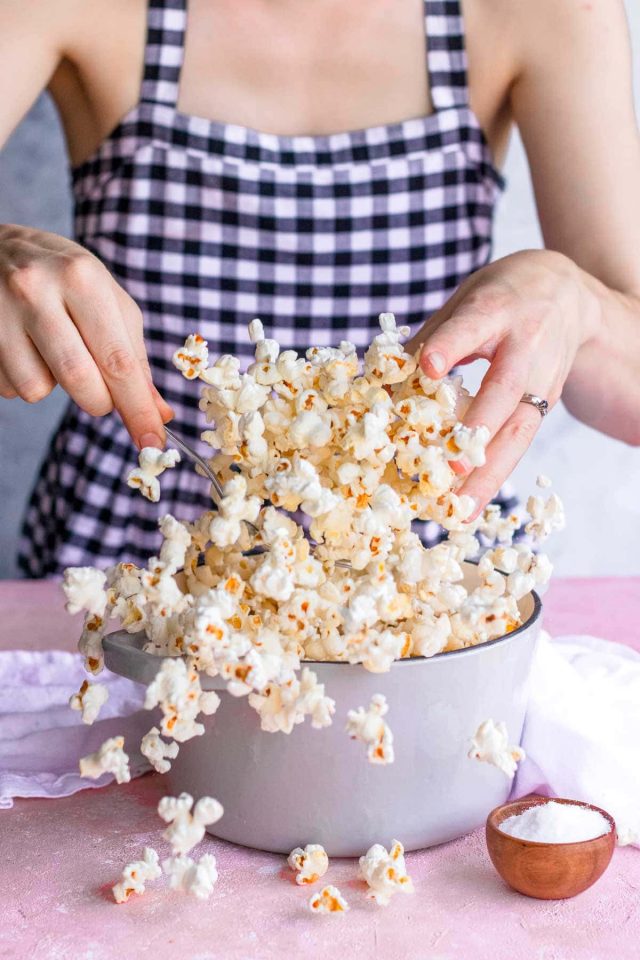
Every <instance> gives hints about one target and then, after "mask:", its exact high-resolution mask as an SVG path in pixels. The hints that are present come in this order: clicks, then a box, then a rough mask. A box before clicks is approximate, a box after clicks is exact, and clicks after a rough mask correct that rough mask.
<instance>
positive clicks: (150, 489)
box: [127, 447, 180, 503]
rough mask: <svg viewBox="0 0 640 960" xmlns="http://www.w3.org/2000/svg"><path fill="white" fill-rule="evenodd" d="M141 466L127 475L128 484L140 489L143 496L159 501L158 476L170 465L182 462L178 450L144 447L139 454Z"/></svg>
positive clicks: (155, 501) (154, 501) (173, 465)
mask: <svg viewBox="0 0 640 960" xmlns="http://www.w3.org/2000/svg"><path fill="white" fill-rule="evenodd" d="M138 462H139V464H140V466H139V467H136V468H135V469H134V470H131V471H130V473H129V474H128V476H127V486H129V487H133V489H134V490H135V489H139V490H140V492H141V494H142V495H143V497H146V498H147V500H151V501H152V502H153V503H157V502H158V500H159V499H160V484H159V483H158V477H159V476H160V474H161V473H164V471H165V470H167V469H168V468H169V467H175V465H176V463H179V462H180V454H179V453H178V451H177V450H158V449H156V447H143V448H142V450H141V451H140V453H139V454H138Z"/></svg>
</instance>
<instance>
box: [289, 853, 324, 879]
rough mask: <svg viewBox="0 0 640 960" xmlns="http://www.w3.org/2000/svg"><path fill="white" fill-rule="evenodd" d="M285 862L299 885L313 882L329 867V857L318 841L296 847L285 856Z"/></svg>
mask: <svg viewBox="0 0 640 960" xmlns="http://www.w3.org/2000/svg"><path fill="white" fill-rule="evenodd" d="M287 863H288V864H289V866H290V867H291V869H292V870H293V871H294V872H295V874H296V883H297V884H299V885H301V886H304V885H307V884H310V883H315V882H316V881H317V880H319V879H320V877H323V876H324V875H325V873H326V872H327V870H328V869H329V857H328V856H327V853H326V851H325V849H324V847H322V846H321V845H320V844H319V843H308V844H307V845H306V847H304V848H303V847H296V848H295V850H292V851H291V853H290V854H289V856H288V857H287Z"/></svg>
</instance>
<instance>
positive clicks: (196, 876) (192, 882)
mask: <svg viewBox="0 0 640 960" xmlns="http://www.w3.org/2000/svg"><path fill="white" fill-rule="evenodd" d="M162 869H163V871H164V873H165V874H166V876H168V877H169V884H170V886H171V889H172V890H183V891H184V892H185V893H190V894H191V895H192V896H194V897H197V898H198V899H199V900H208V899H209V897H210V896H211V894H212V893H213V888H214V886H215V885H216V883H217V880H218V870H217V866H216V858H215V857H214V856H213V854H211V853H205V854H203V855H202V856H201V857H200V859H199V860H192V859H191V857H187V856H183V855H182V856H178V857H170V858H169V859H168V860H163V862H162Z"/></svg>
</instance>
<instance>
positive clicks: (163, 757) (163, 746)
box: [140, 727, 180, 773]
mask: <svg viewBox="0 0 640 960" xmlns="http://www.w3.org/2000/svg"><path fill="white" fill-rule="evenodd" d="M179 749H180V747H179V746H178V744H177V743H175V742H174V741H172V742H171V743H165V741H164V740H163V739H162V737H161V736H160V731H159V730H158V728H157V727H152V728H151V730H149V733H145V735H144V737H143V738H142V741H141V743H140V753H141V754H142V756H143V757H146V758H147V760H148V761H149V763H150V764H151V766H152V767H153V769H154V770H155V771H156V772H157V773H167V772H168V771H169V770H170V769H171V764H170V763H169V760H175V758H176V757H177V756H178V750H179Z"/></svg>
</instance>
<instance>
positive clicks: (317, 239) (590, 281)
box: [0, 0, 640, 576]
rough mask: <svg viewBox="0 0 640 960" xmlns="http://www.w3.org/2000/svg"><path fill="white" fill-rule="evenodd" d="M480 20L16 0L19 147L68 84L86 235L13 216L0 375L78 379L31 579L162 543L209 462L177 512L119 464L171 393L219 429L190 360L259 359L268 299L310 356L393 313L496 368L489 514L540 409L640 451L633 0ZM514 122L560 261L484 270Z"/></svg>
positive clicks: (225, 3) (48, 385)
mask: <svg viewBox="0 0 640 960" xmlns="http://www.w3.org/2000/svg"><path fill="white" fill-rule="evenodd" d="M187 13H188V18H187ZM462 14H463V11H462V10H461V9H460V6H459V2H458V0H394V2H391V0H350V2H349V3H344V2H343V0H314V2H313V3H312V2H310V0H306V2H302V0H244V2H243V3H238V2H237V0H216V2H215V3H214V2H212V0H190V2H189V9H188V11H187V9H186V0H149V7H148V10H147V9H146V5H145V2H144V0H93V2H92V3H91V4H90V5H89V4H87V3H86V0H85V2H82V3H81V2H80V0H49V2H48V3H47V4H38V3H36V2H28V3H26V4H21V5H18V4H13V3H11V2H10V0H3V2H2V4H0V82H2V85H3V89H4V90H5V91H9V90H10V91H11V93H10V94H9V93H7V94H5V96H4V97H3V102H2V106H1V107H0V136H2V135H4V136H6V135H8V134H9V132H10V130H11V129H12V127H13V126H14V124H15V123H16V122H17V121H18V120H19V119H20V117H21V116H22V114H23V113H24V112H25V110H26V109H27V107H28V106H29V104H30V103H31V102H32V101H33V99H34V98H35V97H36V95H37V94H38V92H39V91H40V90H41V88H42V87H43V86H48V88H49V90H50V91H51V93H52V95H53V98H54V100H55V102H56V104H57V106H58V109H59V111H60V114H61V117H62V121H63V124H64V128H65V132H66V137H67V142H68V147H69V153H70V157H71V162H72V164H73V183H74V195H75V202H76V238H77V240H78V243H79V244H81V246H80V245H76V244H74V243H72V242H70V241H67V240H64V239H62V238H60V237H56V236H53V235H51V234H46V233H42V232H39V231H34V230H29V229H27V228H22V227H15V226H8V227H4V228H0V299H1V309H0V317H1V319H0V323H1V324H2V327H1V330H2V336H1V338H0V393H1V394H2V396H4V397H12V396H16V395H19V396H21V397H23V398H24V399H26V400H29V401H33V402H35V401H37V400H39V399H41V398H42V397H44V396H45V395H46V394H47V393H49V391H50V390H51V389H52V388H53V386H54V384H55V383H56V382H58V383H60V384H61V385H62V386H63V387H64V388H65V389H66V390H67V391H68V393H69V394H70V396H71V398H72V400H73V401H74V402H73V403H72V404H71V405H70V407H69V409H68V412H67V414H66V416H65V418H64V420H63V423H62V425H61V428H60V430H59V431H58V433H57V435H56V437H55V438H54V441H53V444H52V448H51V450H50V452H49V454H48V456H47V459H46V460H45V464H44V467H43V472H42V474H41V477H40V480H39V482H38V484H37V486H36V489H35V491H34V495H33V498H32V502H31V506H30V509H29V513H28V517H27V522H26V529H25V542H24V548H23V556H22V565H23V569H24V570H25V572H27V573H28V574H30V575H32V576H43V575H47V574H51V573H57V572H59V571H60V570H61V569H62V568H63V567H65V566H67V565H72V564H74V565H77V564H84V563H90V562H91V563H94V562H97V563H99V564H106V563H110V562H113V561H114V560H115V559H120V558H125V557H128V558H130V559H133V560H141V559H143V558H145V557H146V556H148V555H149V553H151V552H153V550H154V549H155V547H156V546H157V539H156V537H157V533H156V522H157V518H158V516H159V515H160V514H161V513H163V512H166V511H170V512H172V513H175V514H177V515H178V516H180V517H182V518H185V517H189V516H193V515H194V514H195V513H199V512H200V510H201V509H202V507H203V505H204V504H205V502H206V498H204V497H203V490H202V482H201V480H200V478H198V477H197V476H196V475H195V474H194V473H193V472H192V470H191V468H190V467H189V466H188V465H187V464H185V465H183V467H182V468H181V469H179V470H176V471H171V472H170V473H169V474H168V475H166V479H165V480H164V482H163V502H162V505H161V506H160V507H154V506H153V505H150V504H148V503H146V502H144V501H142V500H141V498H138V499H134V498H132V496H130V492H129V491H128V490H127V489H126V488H125V487H124V484H123V482H122V481H123V474H124V473H125V472H126V469H127V467H128V466H129V465H130V464H131V463H132V461H133V460H134V447H133V443H135V444H136V445H137V446H139V447H140V446H144V445H156V446H161V445H162V444H163V440H164V436H163V422H166V421H167V420H168V419H169V418H170V417H171V416H172V411H171V409H170V408H169V406H168V404H167V402H166V401H169V402H170V403H171V406H172V407H173V410H174V411H175V426H176V429H177V430H178V431H179V432H182V433H183V434H184V435H185V436H186V437H188V438H190V439H192V440H193V439H195V438H196V437H197V434H198V432H199V429H200V424H199V421H198V416H197V411H196V403H197V396H196V394H197V391H196V390H194V389H193V386H191V387H190V386H189V384H184V383H183V382H182V380H181V378H180V377H179V376H178V375H177V374H176V372H175V371H173V370H172V368H171V363H170V357H171V355H172V353H173V351H174V350H175V348H176V346H177V345H178V344H180V343H182V341H183V340H184V337H185V335H186V334H187V333H189V332H192V331H198V332H199V333H201V334H202V335H203V336H204V337H206V338H207V340H209V342H210V346H211V348H212V351H213V352H218V351H219V352H230V353H238V354H240V355H244V356H245V357H246V356H247V355H248V353H249V350H250V347H249V343H248V338H247V336H246V332H245V331H246V326H245V325H246V323H247V322H248V321H249V320H250V319H252V318H253V317H254V316H259V317H261V318H262V320H263V321H264V322H265V325H266V327H267V328H268V330H269V334H270V335H271V336H274V337H275V338H276V339H278V340H279V341H280V342H281V344H282V345H283V346H284V347H295V348H298V349H304V348H306V347H307V346H308V345H309V344H310V343H318V344H319V343H325V344H330V343H334V342H336V341H337V340H338V339H340V338H345V337H348V338H349V339H350V340H352V341H354V342H355V343H356V344H358V345H359V346H363V345H364V344H366V343H367V342H369V340H370V339H371V337H372V334H373V332H374V330H375V328H376V327H377V319H376V318H377V314H378V313H379V312H381V311H384V310H392V311H394V312H395V313H396V315H397V316H398V320H399V322H402V323H409V324H410V325H411V327H412V331H413V334H414V335H413V340H414V343H415V344H416V345H417V344H418V343H422V342H424V346H423V349H422V354H421V363H422V366H423V367H424V369H425V371H426V372H427V373H429V374H430V375H432V376H442V375H443V374H445V373H447V371H448V370H450V369H451V367H452V366H453V365H454V364H458V363H461V362H464V361H465V360H469V359H472V358H476V357H486V358H487V359H489V360H490V362H491V365H490V369H489V372H488V374H487V375H486V377H485V380H484V382H483V385H482V388H481V390H480V392H479V394H478V397H477V398H476V400H475V401H474V403H473V405H472V407H471V408H470V410H469V412H468V415H467V417H466V421H467V422H468V423H469V424H477V423H485V424H487V425H488V426H489V428H490V431H491V436H492V441H491V444H490V447H489V450H488V457H487V464H486V466H485V467H483V468H481V469H478V470H475V471H473V473H470V472H469V470H468V468H466V467H465V466H464V465H463V470H464V471H466V472H467V473H469V476H468V477H467V478H466V480H465V482H464V487H463V489H464V492H465V493H468V494H470V495H472V496H474V497H475V498H476V501H477V509H478V510H480V509H481V508H482V506H483V505H484V504H485V503H486V502H487V501H488V500H489V499H490V498H491V496H493V495H494V494H495V492H496V490H497V489H498V488H499V486H500V485H501V483H502V481H503V480H504V479H505V477H506V476H507V475H508V474H509V473H510V472H511V470H512V469H513V467H514V465H515V464H516V462H517V461H518V459H519V458H520V456H521V455H522V454H523V452H524V451H525V449H526V447H527V446H528V444H529V443H530V442H531V439H532V437H533V435H534V434H535V432H536V430H537V429H538V427H539V426H540V423H541V414H543V413H544V412H545V409H544V404H542V403H540V402H536V400H535V398H539V399H541V400H544V401H546V402H547V403H548V406H549V407H553V405H554V404H555V403H557V401H558V400H559V399H560V398H561V397H562V399H563V400H564V402H565V404H566V405H567V407H568V408H569V410H570V411H571V412H572V413H573V414H574V415H575V416H576V417H578V418H579V419H581V420H582V421H584V422H585V423H588V424H590V425H591V426H593V427H595V428H597V429H599V430H603V431H605V432H606V433H609V434H610V435H612V436H615V437H618V438H620V439H622V440H625V441H627V442H629V443H634V444H638V443H640V413H639V411H640V377H639V376H638V374H639V373H640V323H639V321H640V256H639V254H638V251H640V178H639V177H638V172H639V170H640V149H639V139H638V132H637V128H636V124H635V120H634V115H633V106H632V95H631V83H630V74H631V70H630V55H629V44H628V37H627V30H626V24H625V19H624V10H623V7H622V3H621V0H593V2H583V0H563V2H562V3H558V0H516V2H514V0H465V4H464V17H463V15H462ZM145 36H146V40H145ZM425 41H426V43H425ZM425 51H426V53H425ZM467 60H468V70H467ZM140 76H142V83H141V84H140V79H139V78H140ZM513 122H515V123H517V124H518V126H519V128H520V131H521V134H522V137H523V140H524V143H525V147H526V150H527V153H528V157H529V161H530V166H531V172H532V176H533V181H534V186H535V190H536V196H537V202H538V210H539V215H540V220H541V223H542V227H543V231H544V237H545V242H546V245H547V248H548V249H547V250H545V251H523V252H521V253H518V254H515V255H513V256H511V257H507V258H505V259H503V260H501V261H497V262H496V263H493V264H491V265H487V261H488V259H489V252H490V239H491V221H492V212H493V207H494V204H495V201H496V199H497V196H498V194H499V192H500V189H501V187H502V178H501V175H500V173H499V172H498V166H499V164H500V162H501V161H502V159H503V157H504V153H505V150H506V145H507V141H508V136H509V131H510V128H511V125H512V124H513ZM427 318H428V319H427ZM425 320H426V323H425ZM143 324H144V331H143ZM143 333H144V337H143ZM152 376H153V382H154V383H155V384H156V386H157V387H158V389H159V390H160V393H158V391H157V390H156V388H155V387H154V385H153V383H152ZM160 394H162V396H161V395H160ZM532 397H533V398H534V399H533V400H532ZM163 398H164V399H163ZM523 398H524V402H522V400H523ZM117 414H119V415H120V417H121V420H120V418H119V417H118V416H117ZM96 417H101V419H96ZM123 424H124V426H123ZM125 428H126V429H125ZM127 431H128V434H127ZM130 438H131V439H130ZM132 441H133V443H132Z"/></svg>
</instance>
